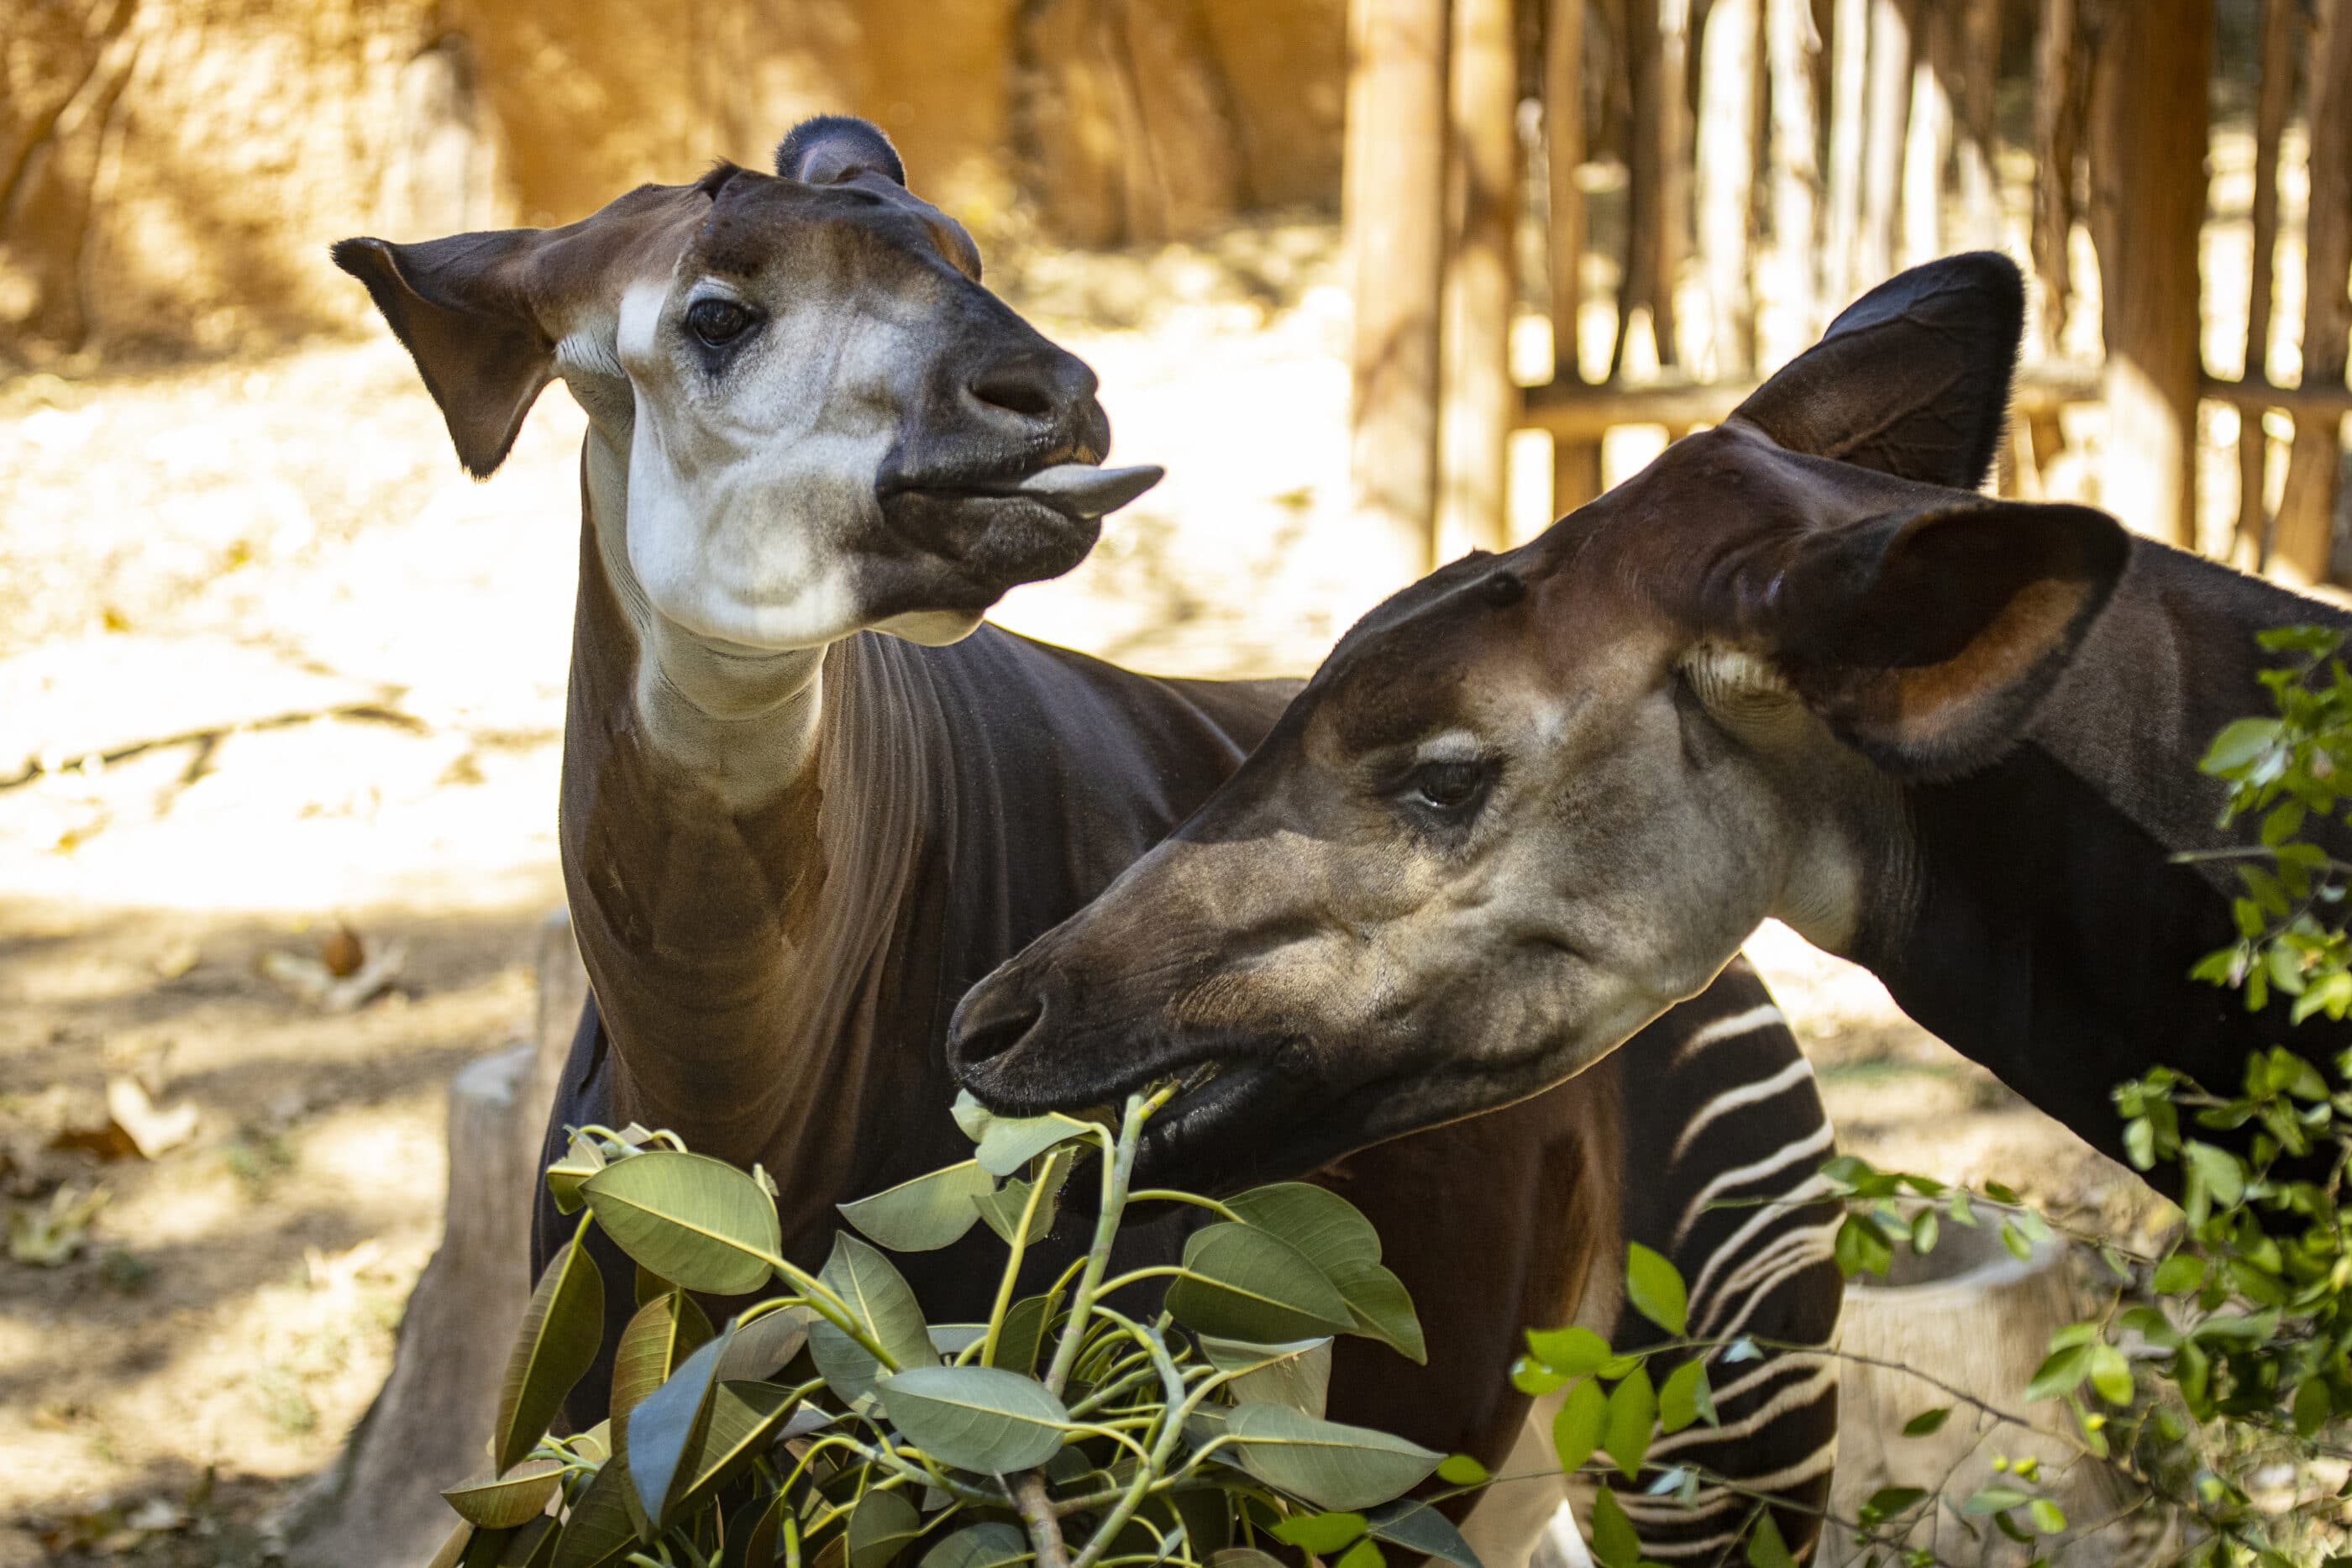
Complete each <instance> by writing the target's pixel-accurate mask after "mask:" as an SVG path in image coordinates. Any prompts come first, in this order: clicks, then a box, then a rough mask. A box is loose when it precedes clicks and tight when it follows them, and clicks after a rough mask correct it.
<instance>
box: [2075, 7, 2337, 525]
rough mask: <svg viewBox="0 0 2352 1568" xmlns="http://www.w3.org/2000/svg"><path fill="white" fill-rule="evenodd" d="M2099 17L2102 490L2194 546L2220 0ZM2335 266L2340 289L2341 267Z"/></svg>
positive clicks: (2095, 219) (2095, 188)
mask: <svg viewBox="0 0 2352 1568" xmlns="http://www.w3.org/2000/svg"><path fill="white" fill-rule="evenodd" d="M2100 17H2101V21H2102V29H2101V33H2100V41H2099V49H2098V59H2097V64H2096V71H2097V81H2096V85H2095V89H2094V90H2093V102H2094V110H2095V128H2094V132H2093V134H2094V150H2093V155H2092V159H2091V168H2092V176H2093V177H2092V191H2091V216H2092V232H2093V235H2094V237H2095V242H2096V244H2097V246H2098V252H2099V287H2100V295H2101V298H2102V300H2103V302H2104V304H2105V311H2104V326H2105V337H2106V350H2107V357H2106V370H2105V378H2104V379H2105V401H2106V405H2107V418H2108V434H2107V451H2106V464H2105V470H2104V472H2103V473H2102V475H2101V478H2100V500H2101V502H2102V504H2103V505H2105V507H2106V508H2107V509H2108V510H2109V511H2111V512H2113V513H2115V514H2116V516H2117V517H2121V518H2122V519H2123V520H2124V521H2125V523H2126V524H2127V525H2128V526H2130V527H2132V528H2137V529H2139V530H2140V531H2141V532H2143V533H2146V534H2148V535H2150V536H2152V537H2153V538H2160V539H2163V540H2165V541H2166V542H2168V543H2169V544H2174V545H2178V546H2179V547H2180V548H2182V549H2195V548H2196V545H2197V494H2196V488H2197V487H2196V466H2195V465H2196V455H2197V453H2196V434H2197V383H2198V376H2199V371H2200V368H2201V361H2200V355H2199V352H2198V343H2197V328H2198V320H2199V310H2198V305H2199V299H2198V275H2197V239H2198V231H2199V228H2200V225H2202V223H2203V222H2204V217H2205V141H2206V118H2207V110H2206V90H2207V81H2208V78H2210V75H2211V73H2212V63H2213V0H2125V3H2123V4H2105V5H2102V6H2101V9H2100ZM2320 205H2321V204H2320V203H2316V202H2315V203H2314V204H2313V208H2314V210H2315V211H2317V210H2318V208H2319V206H2320ZM2336 278H2337V292H2339V293H2340V292H2341V291H2342V278H2343V273H2342V270H2341V269H2340V268H2339V269H2338V271H2337V273H2336ZM2337 373H2338V374H2341V373H2342V361H2341V360H2339V361H2337ZM2281 542H2282V545H2283V546H2284V536H2283V537H2282V541H2281ZM2324 543H2325V540H2324V538H2323V540H2322V544H2323V547H2324ZM2319 560H2320V562H2321V564H2322V565H2323V566H2324V565H2325V561H2326V554H2325V549H2324V548H2323V549H2322V550H2321V552H2320V555H2319Z"/></svg>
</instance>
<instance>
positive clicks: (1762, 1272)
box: [1616, 958, 1844, 1564]
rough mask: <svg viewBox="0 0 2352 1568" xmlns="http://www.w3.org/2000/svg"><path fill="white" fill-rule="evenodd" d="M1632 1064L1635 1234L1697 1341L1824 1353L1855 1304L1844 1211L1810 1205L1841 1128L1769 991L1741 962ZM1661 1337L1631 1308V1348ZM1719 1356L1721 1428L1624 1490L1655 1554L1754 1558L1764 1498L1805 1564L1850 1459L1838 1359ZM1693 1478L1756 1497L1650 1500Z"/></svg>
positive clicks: (1674, 1448)
mask: <svg viewBox="0 0 2352 1568" xmlns="http://www.w3.org/2000/svg"><path fill="white" fill-rule="evenodd" d="M1623 1060H1624V1061H1625V1064H1626V1070H1627V1072H1626V1083H1627V1089H1626V1093H1625V1096H1624V1115H1625V1144H1624V1146H1625V1175H1626V1183H1625V1192H1624V1201H1623V1210H1622V1212H1623V1223H1624V1231H1625V1237H1626V1239H1628V1240H1630V1241H1639V1242H1641V1243H1643V1245H1645V1246H1648V1247H1651V1248H1653V1249H1656V1250H1657V1251H1659V1252H1662V1253H1664V1255H1665V1256H1666V1257H1667V1258H1669V1259H1670V1260H1673V1262H1674V1264H1675V1267H1676V1268H1677V1269H1679V1270H1681V1271H1682V1276H1683V1281H1684V1282H1685V1285H1686V1286H1687V1287H1688V1289H1689V1292H1690V1337H1692V1338H1694V1339H1703V1340H1724V1341H1729V1340H1733V1339H1736V1338H1738V1336H1741V1335H1750V1336H1753V1337H1754V1338H1755V1339H1757V1340H1761V1341H1777V1342H1780V1343H1784V1344H1794V1345H1820V1346H1822V1347H1823V1350H1824V1351H1826V1349H1827V1347H1828V1346H1829V1344H1830V1342H1831V1340H1832V1336H1833V1335H1834V1333H1835V1332H1836V1329H1837V1320H1838V1309H1839V1306H1840V1304H1841V1302H1842V1301H1843V1297H1844V1281H1843V1277H1842V1276H1841V1275H1840V1273H1839V1271H1838V1269H1837V1265H1836V1263H1835V1262H1834V1261H1833V1260H1832V1250H1831V1249H1832V1241H1833V1239H1834V1238H1835V1236H1836V1233H1837V1226H1838V1223H1839V1220H1840V1218H1841V1217H1842V1213H1843V1211H1842V1210H1841V1209H1840V1207H1838V1206H1837V1205H1835V1204H1833V1203H1830V1202H1825V1201H1823V1202H1808V1201H1807V1200H1808V1199H1816V1198H1821V1197H1823V1196H1824V1195H1825V1194H1826V1192H1827V1191H1828V1184H1826V1183H1825V1182H1823V1181H1822V1178H1821V1176H1819V1174H1818V1173H1819V1170H1820V1168H1821V1165H1822V1161H1823V1160H1825V1159H1827V1158H1829V1157H1830V1155H1832V1152H1833V1151H1832V1146H1831V1133H1830V1124H1829V1117H1828V1115H1827V1114H1826V1113H1824V1112H1823V1111H1822V1101H1821V1094H1820V1092H1819V1090H1818V1088H1817V1086H1816V1085H1815V1083H1814V1082H1813V1074H1812V1069H1811V1066H1809V1065H1808V1064H1807V1062H1806V1061H1805V1058H1804V1053H1803V1052H1802V1051H1800V1050H1799V1049H1798V1047H1797V1040H1796V1037H1795V1036H1794V1035H1793V1034H1791V1033H1790V1030H1789V1026H1788V1023H1787V1020H1786V1019H1783V1018H1782V1017H1781V1016H1780V1009H1779V1008H1777V1007H1775V1006H1774V1005H1773V1002H1772V997H1771V993H1770V992H1769V991H1767V990H1766V989H1765V988H1764V983H1763V981H1761V980H1760V979H1759V978H1758V977H1757V976H1756V973H1755V971H1754V970H1753V969H1751V968H1749V967H1748V962H1747V960H1746V959H1745V958H1740V959H1737V960H1735V961H1734V962H1733V963H1732V965H1731V967H1729V968H1727V969H1726V970H1725V971H1724V973H1723V976H1722V977H1721V978H1719V979H1718V980H1717V982H1716V983H1715V984H1714V985H1713V986H1711V987H1709V988H1707V990H1706V992H1705V993H1703V994H1702V995H1700V996H1699V997H1697V998H1694V999H1693V1000H1691V1001H1688V1002H1685V1003H1684V1004H1683V1005H1682V1006H1680V1007H1678V1008H1676V1009H1674V1010H1673V1011H1671V1012H1669V1013H1667V1014H1666V1015H1665V1016H1664V1018H1661V1019H1658V1021H1657V1022H1655V1023H1654V1024H1652V1025H1651V1026H1650V1027H1649V1028H1648V1029H1647V1030H1643V1032H1642V1033H1641V1034H1640V1035H1637V1036H1636V1037H1635V1038H1634V1039H1633V1040H1630V1041H1628V1042H1627V1043H1626V1045H1625V1047H1624V1055H1623ZM1637 1083H1638V1084H1639V1085H1640V1087H1639V1089H1638V1090H1637V1089H1636V1088H1635V1087H1634V1085H1636V1084H1637ZM1661 1337H1662V1336H1661V1335H1660V1334H1659V1333H1658V1332H1657V1331H1656V1330H1655V1329H1654V1328H1653V1327H1652V1326H1651V1325H1650V1324H1649V1323H1648V1322H1646V1321H1644V1320H1643V1319H1641V1318H1640V1317H1639V1316H1638V1315H1637V1314H1634V1313H1633V1312H1626V1313H1625V1314H1624V1315H1623V1317H1622V1319H1621V1322H1620V1326H1619V1331H1618V1333H1617V1336H1616V1343H1617V1348H1618V1349H1619V1350H1621V1351H1630V1350H1637V1349H1640V1348H1642V1346H1643V1344H1644V1343H1656V1342H1657V1341H1658V1340H1659V1339H1660V1338H1661ZM1705 1354H1706V1355H1707V1356H1708V1364H1707V1382H1708V1384H1709V1385H1710V1386H1711V1388H1712V1389H1713V1392H1714V1401H1715V1409H1716V1413H1717V1416H1718V1417H1719V1419H1720V1423H1721V1424H1720V1425H1719V1426H1715V1427H1710V1426H1708V1425H1707V1424H1706V1423H1705V1422H1699V1423H1696V1424H1695V1425H1693V1426H1690V1427H1685V1428H1684V1429H1683V1430H1682V1431H1680V1432H1675V1433H1665V1434H1660V1435H1658V1436H1656V1437H1654V1441H1653V1442H1652V1443H1651V1445H1650V1457H1649V1461H1648V1465H1647V1467H1646V1468H1645V1469H1644V1470H1643V1475H1642V1477H1641V1479H1640V1481H1639V1482H1638V1483H1636V1482H1624V1481H1620V1482H1619V1483H1618V1488H1619V1490H1618V1491H1617V1497H1618V1500H1619V1501H1620V1502H1621V1503H1622V1505H1623V1507H1624V1510H1625V1512H1626V1515H1627V1516H1628V1517H1629V1518H1630V1519H1631V1520H1632V1521H1633V1524H1634V1527H1635V1528H1636V1529H1637V1530H1638V1531H1639V1532H1640V1534H1641V1537H1642V1543H1643V1555H1644V1556H1645V1557H1649V1558H1654V1559H1656V1560H1657V1561H1659V1562H1660V1563H1675V1564H1680V1563H1714V1562H1717V1561H1718V1560H1720V1561H1725V1562H1737V1561H1738V1560H1739V1549H1738V1542H1739V1541H1740V1540H1741V1539H1742V1538H1743V1537H1744V1535H1745V1533H1746V1526H1747V1524H1748V1519H1749V1517H1750V1515H1751V1514H1752V1513H1753V1511H1754V1510H1755V1506H1756V1505H1755V1503H1754V1502H1753V1501H1752V1500H1751V1495H1752V1494H1753V1493H1758V1492H1760V1493H1764V1494H1767V1495H1769V1496H1772V1497H1775V1498H1777V1499H1780V1500H1782V1501H1783V1502H1784V1504H1785V1505H1786V1506H1779V1507H1776V1508H1775V1509H1774V1514H1775V1518H1776V1520H1777V1521H1778V1523H1779V1525H1780V1533H1781V1535H1782V1537H1783V1538H1784V1539H1785V1540H1786V1541H1787V1542H1788V1544H1789V1547H1790V1551H1791V1552H1794V1553H1795V1554H1796V1555H1797V1557H1798V1559H1799V1560H1800V1561H1802V1560H1803V1559H1804V1557H1805V1556H1806V1554H1807V1553H1808V1552H1810V1550H1811V1547H1812V1544H1813V1542H1814V1541H1815V1539H1816V1537H1817V1536H1818V1534H1819V1532H1820V1524H1821V1519H1820V1515H1821V1510H1822V1508H1823V1507H1824V1506H1825V1505H1826V1504H1827V1502H1828V1500H1829V1487H1830V1471H1831V1468H1832V1465H1833V1464H1834V1462H1835V1460H1836V1458H1837V1364H1836V1362H1835V1361H1834V1360H1833V1359H1832V1358H1831V1357H1830V1356H1829V1355H1827V1354H1819V1353H1815V1354H1807V1353H1805V1352H1801V1351H1775V1350H1760V1351H1759V1354H1756V1355H1754V1356H1752V1357H1748V1358H1746V1359H1741V1360H1737V1361H1727V1360H1726V1359H1725V1356H1724V1354H1723V1352H1722V1351H1721V1350H1720V1349H1718V1350H1713V1351H1709V1352H1706V1353H1705ZM1674 1359H1675V1360H1678V1359H1680V1358H1679V1357H1677V1358H1674ZM1671 1366H1672V1361H1670V1360H1669V1359H1667V1358H1665V1357H1660V1358H1657V1359H1655V1360H1654V1361H1653V1363H1652V1365H1651V1375H1652V1376H1653V1377H1654V1379H1655V1380H1656V1381H1658V1382H1659V1383H1661V1384H1663V1383H1664V1380H1665V1376H1666V1374H1667V1372H1668V1371H1669V1370H1670V1369H1671ZM1677 1468H1687V1469H1690V1470H1693V1471H1696V1473H1697V1474H1699V1475H1700V1476H1701V1477H1702V1478H1704V1477H1706V1476H1724V1477H1728V1478H1731V1479H1733V1480H1735V1481H1737V1482H1738V1485H1739V1486H1740V1487H1742V1488H1745V1489H1748V1493H1749V1494H1750V1495H1742V1494H1741V1493H1740V1492H1737V1491H1733V1490H1728V1489H1727V1488H1725V1487H1722V1486H1719V1485H1713V1484H1709V1483H1708V1482H1706V1480H1705V1479H1702V1480H1701V1482H1700V1484H1699V1487H1698V1490H1697V1494H1696V1498H1695V1500H1691V1501H1687V1502H1685V1501H1684V1500H1680V1499H1678V1498H1676V1497H1673V1496H1651V1495H1648V1493H1647V1492H1646V1490H1644V1489H1646V1488H1647V1487H1649V1486H1652V1485H1654V1484H1655V1483H1656V1482H1657V1481H1658V1480H1659V1479H1660V1478H1661V1477H1662V1476H1664V1474H1665V1473H1666V1472H1667V1471H1669V1470H1672V1469H1677Z"/></svg>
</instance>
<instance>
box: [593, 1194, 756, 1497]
mask: <svg viewBox="0 0 2352 1568" xmlns="http://www.w3.org/2000/svg"><path fill="white" fill-rule="evenodd" d="M637 1157H638V1158H639V1159H647V1158H651V1157H652V1156H650V1155H638V1156H637ZM733 1333H734V1330H733V1329H732V1328H731V1327H730V1328H729V1329H728V1330H726V1331H725V1332H723V1333H720V1334H719V1337H718V1338H717V1339H714V1340H712V1341H711V1342H710V1343H708V1344H705V1345H702V1346H699V1347H698V1348H697V1349H696V1351H695V1352H694V1354H691V1355H689V1356H688V1357H687V1358H686V1359H685V1360H684V1361H682V1362H680V1363H679V1364H678V1367H677V1371H676V1372H673V1373H671V1374H670V1375H669V1377H668V1379H667V1381H666V1382H664V1383H663V1384H662V1385H661V1386H660V1387H659V1388H656V1389H655V1390H654V1391H653V1392H652V1393H651V1394H648V1395H646V1396H645V1397H644V1398H643V1399H641V1400H639V1401H638V1402H637V1405H636V1407H635V1409H633V1410H631V1411H630V1412H629V1414H628V1416H627V1417H626V1418H625V1419H624V1420H622V1421H620V1422H619V1423H617V1424H616V1426H615V1427H614V1431H616V1432H617V1433H618V1434H619V1435H620V1446H621V1458H623V1459H624V1460H625V1461H626V1463H627V1465H628V1467H629V1479H631V1481H632V1482H633V1483H635V1489H636V1495H637V1506H638V1509H639V1510H640V1511H642V1513H643V1514H644V1516H645V1518H646V1519H647V1520H650V1521H652V1522H653V1524H654V1527H655V1531H656V1533H658V1532H659V1531H663V1530H667V1529H668V1528H669V1523H670V1517H669V1516H670V1509H671V1505H672V1504H673V1503H675V1502H676V1501H677V1500H678V1499H680V1498H682V1497H683V1496H685V1494H686V1490H687V1488H688V1484H690V1483H691V1481H692V1479H693V1474H694V1458H695V1455H696V1453H697V1452H698V1450H699V1449H700V1448H701V1447H702V1438H703V1435H704V1434H705V1433H706V1432H708V1431H709V1427H710V1406H711V1403H712V1399H713V1396H715V1395H716V1394H717V1393H718V1390H719V1380H718V1373H719V1356H720V1355H721V1354H724V1353H725V1351H726V1349H727V1342H728V1340H729V1338H730V1336H731V1335H732V1334H733ZM646 1539H647V1540H651V1539H652V1537H650V1536H649V1537H646Z"/></svg>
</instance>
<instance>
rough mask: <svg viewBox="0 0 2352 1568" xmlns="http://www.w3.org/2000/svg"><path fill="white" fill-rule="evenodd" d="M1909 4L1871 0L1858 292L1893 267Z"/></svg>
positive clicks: (1907, 83)
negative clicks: (1868, 80)
mask: <svg viewBox="0 0 2352 1568" xmlns="http://www.w3.org/2000/svg"><path fill="white" fill-rule="evenodd" d="M1914 52H1915V51H1914V48H1913V40H1912V37H1911V16H1910V6H1909V5H1907V4H1906V0H1871V5H1870V82H1869V103H1868V107H1867V108H1866V109H1865V110H1864V123H1863V132H1862V234H1861V244H1860V245H1859V246H1857V249H1856V257H1857V259H1856V260H1855V262H1854V276H1853V277H1852V278H1851V279H1849V283H1850V285H1851V287H1852V289H1853V292H1854V293H1856V294H1859V293H1861V292H1863V291H1864V289H1867V288H1873V287H1876V286H1877V285H1879V284H1881V283H1883V282H1885V280H1886V278H1887V277H1888V276H1889V275H1890V274H1892V273H1893V272H1894V270H1895V212H1896V210H1897V204H1898V203H1899V201H1900V199H1901V197H1902V193H1903V192H1902V177H1903V147H1904V129H1905V127H1906V124H1907V123H1908V121H1909V120H1910V109H1911V57H1912V55H1913V53H1914Z"/></svg>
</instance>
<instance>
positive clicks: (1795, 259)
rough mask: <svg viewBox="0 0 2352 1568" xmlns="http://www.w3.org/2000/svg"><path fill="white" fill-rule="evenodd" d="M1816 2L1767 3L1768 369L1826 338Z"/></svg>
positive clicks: (1764, 332) (1764, 337)
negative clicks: (1815, 59) (1818, 201)
mask: <svg viewBox="0 0 2352 1568" xmlns="http://www.w3.org/2000/svg"><path fill="white" fill-rule="evenodd" d="M1820 46H1821V40H1820V39H1818V38H1816V37H1814V36H1813V8H1812V5H1811V0H1765V5H1764V55H1765V61H1766V67H1767V69H1768V71H1769V75H1770V78H1771V83H1772V107H1771V116H1772V118H1771V136H1770V145H1771V151H1770V153H1769V160H1768V162H1767V168H1768V169H1769V183H1770V189H1771V200H1772V247H1771V250H1770V251H1769V253H1768V256H1767V267H1766V272H1765V277H1766V278H1767V283H1766V287H1765V291H1764V292H1765V299H1764V301H1763V304H1762V306H1761V307H1760V308H1759V311H1758V315H1757V352H1758V355H1759V358H1760V359H1761V360H1762V361H1763V363H1764V364H1765V365H1767V366H1771V367H1777V366H1779V365H1781V364H1785V363H1786V362H1787V361H1790V360H1791V359H1793V358H1795V357H1796V356H1797V355H1798V354H1800V353H1801V352H1802V351H1803V350H1805V349H1806V348H1807V347H1809V346H1810V345H1811V343H1812V340H1813V339H1814V338H1815V337H1816V336H1818V335H1819V334H1820V331H1821V329H1822V321H1821V319H1820V310H1821V306H1820V303H1819V300H1820V286H1821V275H1820V271H1819V265H1818V262H1819V252H1818V246H1819V242H1820V235H1819V233H1818V232H1817V222H1816V218H1815V215H1814V214H1815V197H1816V192H1817V191H1818V188H1819V186H1820V184H1821V165H1820V163H1819V162H1818V161H1817V159H1816V157H1815V152H1814V149H1815V147H1816V145H1817V143H1818V139H1819V136H1820V117H1819V115H1818V114H1817V113H1816V112H1815V105H1814V88H1813V55H1814V53H1815V52H1816V51H1817V50H1818V49H1819V47H1820Z"/></svg>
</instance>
